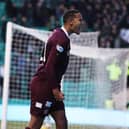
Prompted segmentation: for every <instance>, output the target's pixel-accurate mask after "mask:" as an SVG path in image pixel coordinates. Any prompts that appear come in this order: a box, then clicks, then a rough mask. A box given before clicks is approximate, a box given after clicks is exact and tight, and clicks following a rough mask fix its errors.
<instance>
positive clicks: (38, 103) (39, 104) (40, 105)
mask: <svg viewBox="0 0 129 129" xmlns="http://www.w3.org/2000/svg"><path fill="white" fill-rule="evenodd" d="M42 106H43V104H42V103H40V102H36V103H35V107H37V108H40V109H41V108H42Z"/></svg>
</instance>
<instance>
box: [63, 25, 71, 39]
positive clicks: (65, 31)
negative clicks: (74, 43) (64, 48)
mask: <svg viewBox="0 0 129 129" xmlns="http://www.w3.org/2000/svg"><path fill="white" fill-rule="evenodd" d="M61 29H62V30H63V31H64V33H65V34H66V36H67V37H68V38H69V34H68V32H67V30H66V29H65V28H64V26H62V27H61Z"/></svg>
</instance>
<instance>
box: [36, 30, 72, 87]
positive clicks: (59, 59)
mask: <svg viewBox="0 0 129 129" xmlns="http://www.w3.org/2000/svg"><path fill="white" fill-rule="evenodd" d="M69 51H70V40H69V38H68V36H67V35H66V34H65V32H64V31H63V30H62V29H55V30H54V32H53V33H52V35H51V36H50V38H49V39H48V42H47V45H46V48H45V62H44V65H42V66H40V67H39V69H38V71H37V73H36V76H38V77H39V78H41V79H45V80H47V81H48V85H49V88H50V87H51V88H52V89H54V88H57V87H58V88H60V82H61V78H62V75H63V74H64V73H65V71H66V68H67V65H68V61H69Z"/></svg>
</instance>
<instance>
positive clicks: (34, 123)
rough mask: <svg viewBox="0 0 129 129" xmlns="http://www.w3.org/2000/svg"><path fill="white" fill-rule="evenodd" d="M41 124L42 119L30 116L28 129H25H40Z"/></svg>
mask: <svg viewBox="0 0 129 129" xmlns="http://www.w3.org/2000/svg"><path fill="white" fill-rule="evenodd" d="M42 123H43V118H41V117H38V116H34V115H31V119H30V122H29V124H28V127H26V128H25V129H40V128H41V126H42Z"/></svg>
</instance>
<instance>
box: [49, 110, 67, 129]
mask: <svg viewBox="0 0 129 129" xmlns="http://www.w3.org/2000/svg"><path fill="white" fill-rule="evenodd" d="M51 116H52V117H53V119H54V120H55V123H56V129H68V125H67V119H66V115H65V111H63V110H60V111H55V112H52V113H51Z"/></svg>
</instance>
